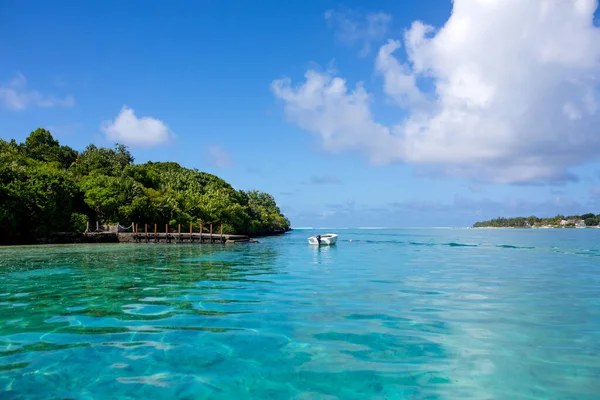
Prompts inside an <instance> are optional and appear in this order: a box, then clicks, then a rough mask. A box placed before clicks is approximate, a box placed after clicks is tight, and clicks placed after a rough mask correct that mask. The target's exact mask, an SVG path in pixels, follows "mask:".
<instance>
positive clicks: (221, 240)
mask: <svg viewBox="0 0 600 400" xmlns="http://www.w3.org/2000/svg"><path fill="white" fill-rule="evenodd" d="M221 243H223V224H221Z"/></svg>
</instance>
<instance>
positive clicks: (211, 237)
mask: <svg viewBox="0 0 600 400" xmlns="http://www.w3.org/2000/svg"><path fill="white" fill-rule="evenodd" d="M209 240H210V243H212V242H213V241H212V224H210V239H209Z"/></svg>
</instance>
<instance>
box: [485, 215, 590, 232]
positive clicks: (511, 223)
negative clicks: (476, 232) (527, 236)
mask: <svg viewBox="0 0 600 400" xmlns="http://www.w3.org/2000/svg"><path fill="white" fill-rule="evenodd" d="M581 221H583V224H581ZM599 223H600V214H597V215H596V214H593V213H587V214H582V215H569V216H564V215H557V216H555V217H551V218H538V217H536V216H533V215H532V216H530V217H515V218H504V217H499V218H495V219H491V220H489V221H480V222H476V223H475V224H473V227H474V228H536V227H548V226H549V227H575V226H598V224H599Z"/></svg>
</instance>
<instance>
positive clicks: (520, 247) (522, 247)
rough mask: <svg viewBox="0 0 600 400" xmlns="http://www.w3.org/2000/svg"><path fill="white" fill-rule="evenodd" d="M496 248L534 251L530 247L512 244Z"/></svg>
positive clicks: (500, 245)
mask: <svg viewBox="0 0 600 400" xmlns="http://www.w3.org/2000/svg"><path fill="white" fill-rule="evenodd" d="M496 247H500V248H502V249H535V247H532V246H513V245H512V244H499V245H496Z"/></svg>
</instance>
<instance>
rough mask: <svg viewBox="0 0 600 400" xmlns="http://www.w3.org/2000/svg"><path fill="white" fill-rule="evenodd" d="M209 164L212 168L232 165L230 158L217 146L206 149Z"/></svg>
mask: <svg viewBox="0 0 600 400" xmlns="http://www.w3.org/2000/svg"><path fill="white" fill-rule="evenodd" d="M208 154H209V156H210V162H211V164H212V165H213V166H214V167H217V168H223V167H229V166H231V165H232V164H233V162H232V161H231V156H230V155H229V153H227V152H226V151H225V150H223V149H222V148H221V147H219V146H210V147H209V148H208Z"/></svg>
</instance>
